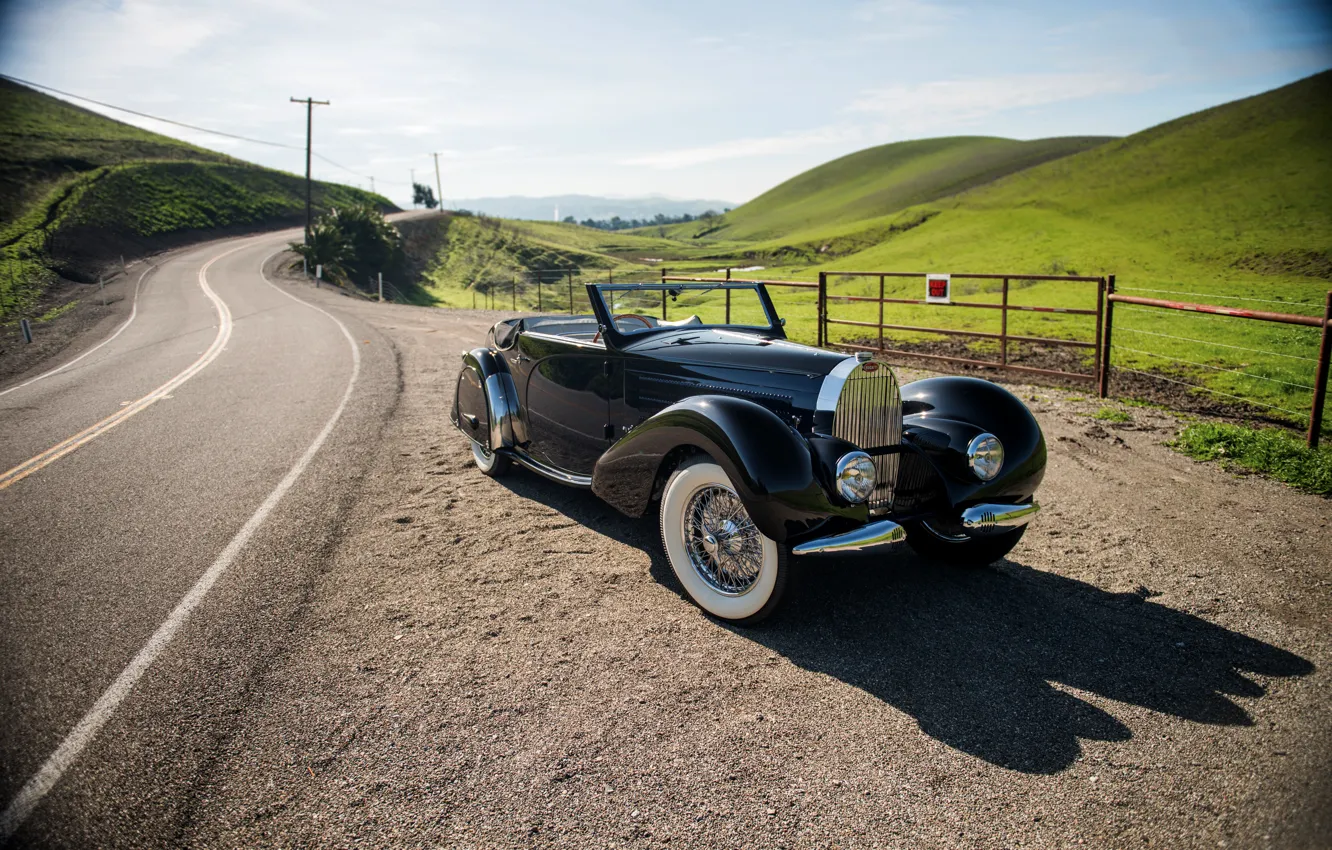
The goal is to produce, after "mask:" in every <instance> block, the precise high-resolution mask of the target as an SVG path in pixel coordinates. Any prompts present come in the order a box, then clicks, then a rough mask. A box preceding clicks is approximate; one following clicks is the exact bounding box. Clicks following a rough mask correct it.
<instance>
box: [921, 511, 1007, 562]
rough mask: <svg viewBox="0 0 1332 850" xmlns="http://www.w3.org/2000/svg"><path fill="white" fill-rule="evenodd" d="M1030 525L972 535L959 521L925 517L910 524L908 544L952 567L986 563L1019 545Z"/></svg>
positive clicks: (925, 555)
mask: <svg viewBox="0 0 1332 850" xmlns="http://www.w3.org/2000/svg"><path fill="white" fill-rule="evenodd" d="M1026 531H1027V527H1026V526H1025V525H1024V526H1021V527H1019V528H1014V529H1012V530H1011V531H1004V532H1000V533H999V534H989V535H985V536H983V537H970V536H968V535H966V534H964V533H963V532H962V529H961V527H960V526H959V525H957V524H956V523H955V522H947V521H944V520H940V519H932V520H922V521H920V522H913V523H909V524H908V525H907V538H906V539H907V544H908V545H910V546H911V548H912V549H914V550H915V551H916V554H917V555H920V556H921V557H922V558H924V559H925V560H927V561H934V562H936V563H942V564H946V565H948V566H950V567H971V568H974V567H984V566H988V565H989V564H993V563H995V562H996V561H998V560H1000V559H1002V558H1003V557H1004V556H1005V555H1007V554H1008V553H1009V552H1011V551H1013V547H1014V546H1016V545H1018V541H1020V540H1021V539H1022V535H1023V534H1025V533H1026Z"/></svg>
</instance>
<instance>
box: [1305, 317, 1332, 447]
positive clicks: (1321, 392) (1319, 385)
mask: <svg viewBox="0 0 1332 850" xmlns="http://www.w3.org/2000/svg"><path fill="white" fill-rule="evenodd" d="M1329 360H1332V291H1329V292H1328V293H1327V306H1325V307H1324V308H1323V343H1322V345H1320V346H1319V348H1318V374H1317V376H1315V377H1314V396H1313V409H1312V410H1310V411H1309V440H1308V442H1309V448H1311V449H1316V448H1318V438H1319V436H1320V434H1321V432H1322V430H1323V401H1324V399H1326V398H1327V371H1328V361H1329Z"/></svg>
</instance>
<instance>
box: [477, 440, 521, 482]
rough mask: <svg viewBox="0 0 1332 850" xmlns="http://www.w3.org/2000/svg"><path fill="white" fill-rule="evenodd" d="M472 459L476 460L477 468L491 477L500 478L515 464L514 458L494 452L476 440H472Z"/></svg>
mask: <svg viewBox="0 0 1332 850" xmlns="http://www.w3.org/2000/svg"><path fill="white" fill-rule="evenodd" d="M472 460H474V461H476V468H477V469H479V470H481V471H482V472H483V473H485V474H486V475H489V476H490V477H491V478H499V477H500V476H501V475H503V474H504V473H506V472H508V471H509V468H510V467H512V466H513V461H512V460H510V459H509V458H507V457H505V456H504V455H501V454H496V453H495V452H492V451H491V450H490V449H488V448H486V447H485V446H483V445H481V444H480V443H478V442H476V441H475V440H473V441H472Z"/></svg>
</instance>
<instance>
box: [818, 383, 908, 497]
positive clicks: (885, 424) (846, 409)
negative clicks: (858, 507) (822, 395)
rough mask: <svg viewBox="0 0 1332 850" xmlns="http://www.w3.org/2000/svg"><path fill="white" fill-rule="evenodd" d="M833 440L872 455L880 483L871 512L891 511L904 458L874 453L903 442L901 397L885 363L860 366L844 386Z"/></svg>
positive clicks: (876, 487) (834, 422)
mask: <svg viewBox="0 0 1332 850" xmlns="http://www.w3.org/2000/svg"><path fill="white" fill-rule="evenodd" d="M833 436H834V437H838V438H840V439H843V440H846V441H847V442H850V443H854V444H855V445H857V446H859V447H860V448H862V449H864V450H866V451H868V452H871V456H872V457H873V458H874V470H875V472H876V473H878V483H877V484H876V485H875V487H874V493H873V495H871V496H870V499H869V508H870V512H871V513H874V512H881V511H886V510H888V509H889V508H891V507H892V504H893V492H894V491H895V490H896V487H897V470H898V464H899V462H900V459H901V456H900V455H899V454H897V453H896V452H894V453H892V454H880V455H876V454H873V450H874V449H878V448H884V447H887V446H896V445H900V444H901V442H902V394H901V392H900V391H899V390H898V387H897V378H896V376H894V375H893V370H892V369H889V368H888V365H887V364H886V363H877V362H875V361H873V360H871V361H869V362H867V363H858V364H856V368H855V369H853V370H851V374H850V375H848V376H847V378H846V383H845V384H843V385H842V392H841V394H840V395H839V396H838V398H837V410H836V411H835V412H834V414H833Z"/></svg>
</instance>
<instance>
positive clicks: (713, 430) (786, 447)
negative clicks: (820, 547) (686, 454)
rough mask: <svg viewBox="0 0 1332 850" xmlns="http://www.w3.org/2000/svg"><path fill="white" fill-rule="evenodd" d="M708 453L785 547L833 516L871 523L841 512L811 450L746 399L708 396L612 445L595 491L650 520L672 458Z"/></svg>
mask: <svg viewBox="0 0 1332 850" xmlns="http://www.w3.org/2000/svg"><path fill="white" fill-rule="evenodd" d="M682 447H687V448H693V449H697V450H699V451H702V452H704V453H706V454H707V455H708V456H710V457H711V458H712V460H713V461H715V462H716V463H717V465H718V466H720V467H721V468H722V470H723V471H724V472H725V473H726V475H727V477H728V478H730V479H731V483H732V484H733V485H734V486H735V490H736V494H737V495H738V496H739V497H740V501H741V502H743V503H744V506H745V509H746V510H747V511H749V515H750V517H751V518H752V519H753V520H754V525H755V526H757V527H758V529H759V531H762V532H763V533H764V534H766V535H767V536H769V537H771V538H772V539H774V540H776V541H777V542H779V543H781V542H785V541H786V540H787V539H788V538H793V537H799V536H801V535H804V534H806V533H808V532H810V531H812V530H814V529H816V528H818V527H819V526H821V525H823V524H824V523H826V522H827V521H828V520H829V519H831V518H833V517H844V518H847V519H852V520H857V521H859V522H865V521H866V520H867V519H868V512H867V509H866V508H865V506H864V505H857V506H854V507H846V506H838V505H834V504H833V503H832V502H831V501H830V500H829V497H828V494H827V493H826V492H825V490H824V488H823V486H822V485H821V484H820V483H819V478H818V475H817V474H816V471H815V463H816V460H815V459H814V458H813V457H812V455H811V453H810V447H809V444H808V443H807V442H806V441H805V439H804V438H803V437H801V436H800V435H799V434H798V433H796V431H795V429H793V428H792V427H791V426H790V425H788V424H787V423H785V422H783V421H782V420H781V419H779V418H778V417H777V415H776V414H774V413H773V412H772V411H770V410H768V409H767V408H765V407H763V406H761V405H759V404H756V403H754V402H752V401H748V400H746V399H741V398H734V397H731V396H717V395H703V396H694V397H693V398H688V399H685V400H684V401H681V402H677V403H676V404H673V405H671V406H670V407H667V408H666V409H665V410H662V411H661V412H659V413H657V414H656V415H654V416H652V417H651V418H649V419H648V420H647V421H645V422H643V423H642V424H640V425H639V426H638V427H636V428H634V429H633V430H632V431H630V432H629V433H628V434H626V435H625V436H624V438H623V439H621V440H620V441H619V442H617V443H616V444H615V445H613V446H611V447H610V449H609V450H607V451H606V453H605V454H603V455H602V456H601V459H600V460H598V461H597V465H596V468H595V469H594V470H593V472H592V491H593V492H594V493H596V494H597V495H598V496H600V497H601V498H602V499H604V500H605V501H606V502H608V503H609V504H611V505H612V506H614V507H615V508H616V509H618V510H620V511H621V512H623V513H625V514H628V515H629V516H642V515H643V514H644V513H645V512H646V511H647V508H648V505H649V504H651V501H652V495H653V489H654V487H655V485H656V483H657V480H658V476H659V474H660V473H661V472H662V465H663V464H664V463H665V462H666V460H667V457H668V456H669V455H670V454H671V453H672V452H674V451H675V450H677V449H680V448H682Z"/></svg>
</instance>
